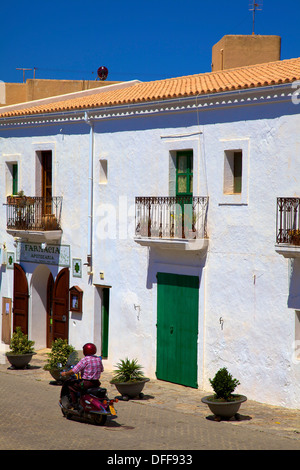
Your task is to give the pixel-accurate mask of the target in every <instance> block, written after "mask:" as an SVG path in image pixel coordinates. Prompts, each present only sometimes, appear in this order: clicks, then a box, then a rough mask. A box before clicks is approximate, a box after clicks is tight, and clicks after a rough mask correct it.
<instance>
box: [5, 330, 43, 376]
mask: <svg viewBox="0 0 300 470" xmlns="http://www.w3.org/2000/svg"><path fill="white" fill-rule="evenodd" d="M33 346H34V341H31V340H29V339H28V336H27V335H26V334H25V333H23V331H22V329H21V327H20V326H17V328H16V330H15V332H14V333H13V335H12V338H11V341H10V351H8V352H7V353H6V357H7V360H8V361H9V362H10V364H11V366H12V367H13V368H14V369H24V368H25V367H28V364H29V362H30V361H31V359H32V356H33V355H34V354H36V353H35V351H34V349H33Z"/></svg>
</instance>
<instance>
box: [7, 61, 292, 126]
mask: <svg viewBox="0 0 300 470" xmlns="http://www.w3.org/2000/svg"><path fill="white" fill-rule="evenodd" d="M295 80H300V58H296V59H288V60H282V61H277V62H268V63H265V64H258V65H252V66H246V67H240V68H235V69H228V70H222V71H216V72H208V73H201V74H197V75H188V76H185V77H177V78H169V79H165V80H157V81H152V82H140V83H136V84H134V85H132V86H129V87H125V88H121V89H115V90H112V89H110V90H108V91H102V92H101V93H99V92H95V94H91V95H89V96H82V97H76V98H70V99H67V100H65V101H57V102H53V103H44V104H40V105H37V106H30V107H28V108H23V109H19V110H18V109H15V110H13V109H11V110H9V111H6V112H3V113H1V108H0V117H1V118H4V117H10V116H24V115H31V114H43V113H54V112H60V111H70V110H77V109H89V108H95V107H107V106H117V105H125V104H132V103H141V102H149V101H157V100H165V99H172V98H179V97H184V96H195V95H201V94H209V93H218V92H224V91H233V90H240V89H247V88H253V87H261V86H270V85H276V84H283V83H292V82H293V81H295ZM102 90H103V88H102Z"/></svg>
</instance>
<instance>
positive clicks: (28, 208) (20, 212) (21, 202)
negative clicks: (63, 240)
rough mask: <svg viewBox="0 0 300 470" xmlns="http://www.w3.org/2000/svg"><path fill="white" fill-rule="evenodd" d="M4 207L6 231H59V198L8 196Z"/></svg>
mask: <svg viewBox="0 0 300 470" xmlns="http://www.w3.org/2000/svg"><path fill="white" fill-rule="evenodd" d="M5 205H6V221H7V229H8V230H9V229H11V230H29V231H30V230H33V231H36V230H37V231H46V230H61V226H60V220H61V209H62V197H61V196H57V197H51V198H49V199H48V198H43V197H30V196H9V197H7V203H6V204H5Z"/></svg>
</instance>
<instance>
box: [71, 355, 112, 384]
mask: <svg viewBox="0 0 300 470" xmlns="http://www.w3.org/2000/svg"><path fill="white" fill-rule="evenodd" d="M72 371H73V372H74V374H77V373H78V372H82V377H81V378H82V379H84V380H98V379H99V378H100V375H101V372H103V371H104V367H103V364H102V360H101V358H100V357H99V356H85V357H83V358H82V359H81V361H79V362H78V364H76V366H74V367H73V369H72Z"/></svg>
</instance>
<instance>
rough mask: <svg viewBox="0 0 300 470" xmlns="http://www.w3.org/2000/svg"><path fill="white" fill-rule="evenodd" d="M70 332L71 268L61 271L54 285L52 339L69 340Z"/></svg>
mask: <svg viewBox="0 0 300 470" xmlns="http://www.w3.org/2000/svg"><path fill="white" fill-rule="evenodd" d="M68 332H69V269H68V268H64V269H62V270H61V271H59V273H58V275H57V277H56V279H55V282H54V286H53V299H52V340H53V341H55V340H56V339H58V338H61V339H66V340H68Z"/></svg>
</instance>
